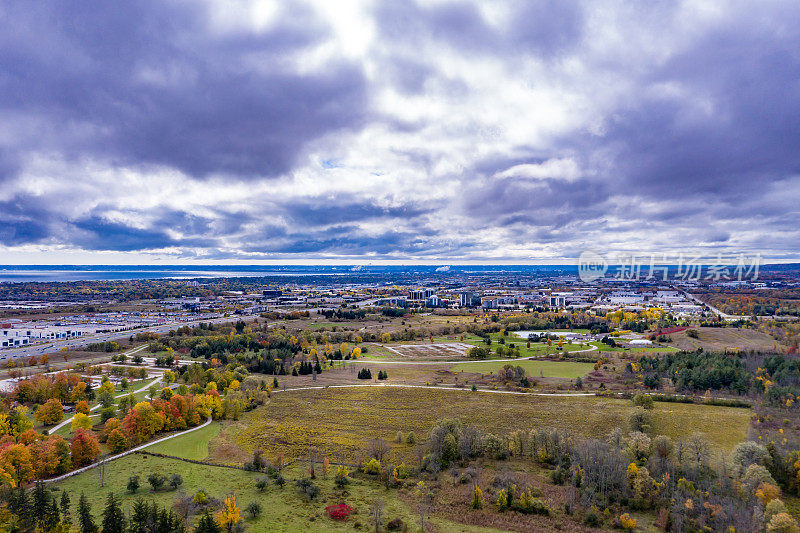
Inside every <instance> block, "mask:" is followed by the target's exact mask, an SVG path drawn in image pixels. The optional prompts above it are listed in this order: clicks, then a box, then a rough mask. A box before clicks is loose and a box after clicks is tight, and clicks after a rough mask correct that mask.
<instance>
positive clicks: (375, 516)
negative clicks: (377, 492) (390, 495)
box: [370, 498, 383, 533]
mask: <svg viewBox="0 0 800 533" xmlns="http://www.w3.org/2000/svg"><path fill="white" fill-rule="evenodd" d="M370 516H371V517H372V522H373V523H374V524H375V533H378V531H380V528H381V526H382V525H383V500H382V499H380V498H376V499H375V500H374V501H373V502H372V510H371V511H370Z"/></svg>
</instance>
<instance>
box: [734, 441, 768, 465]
mask: <svg viewBox="0 0 800 533" xmlns="http://www.w3.org/2000/svg"><path fill="white" fill-rule="evenodd" d="M768 456H769V453H768V452H767V449H766V448H765V447H764V446H762V445H761V444H758V443H756V442H753V441H747V442H740V443H739V444H737V445H736V448H734V449H733V455H732V456H731V460H732V461H733V464H734V465H736V466H737V467H738V468H739V471H740V472H743V471H745V470H746V469H747V468H748V467H749V466H750V465H763V464H764V461H766V459H767V457H768Z"/></svg>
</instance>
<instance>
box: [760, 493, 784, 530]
mask: <svg viewBox="0 0 800 533" xmlns="http://www.w3.org/2000/svg"><path fill="white" fill-rule="evenodd" d="M786 512H787V511H786V505H785V504H784V503H783V502H782V501H781V500H779V499H778V498H775V499H774V500H771V501H770V502H769V503H768V504H767V505H766V507H764V522H766V523H767V524H769V522H770V521H771V520H772V517H774V516H775V515H777V514H780V513H786Z"/></svg>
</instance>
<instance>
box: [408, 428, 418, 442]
mask: <svg viewBox="0 0 800 533" xmlns="http://www.w3.org/2000/svg"><path fill="white" fill-rule="evenodd" d="M415 442H417V438H416V437H415V436H414V432H413V431H411V432H409V434H408V435H406V444H414V443H415Z"/></svg>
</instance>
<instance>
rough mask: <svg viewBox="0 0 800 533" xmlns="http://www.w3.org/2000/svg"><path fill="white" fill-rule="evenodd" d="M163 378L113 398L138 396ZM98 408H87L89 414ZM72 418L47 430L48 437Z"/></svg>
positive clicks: (96, 406)
mask: <svg viewBox="0 0 800 533" xmlns="http://www.w3.org/2000/svg"><path fill="white" fill-rule="evenodd" d="M163 378H164V376H163V375H161V376H158V377H157V378H156V379H154V380H153V381H151V382H150V383H148V384H147V385H145V386H144V387H142V388H141V389H137V390H135V391H128V392H123V393H122V394H117V395H116V396H114V399H117V398H122V397H123V396H127V395H128V394H138V393H140V392H142V391H145V390H147V389H149V388H150V387H152V386H153V385H155V384H156V383H158V382H159V381H161V380H162V379H163ZM99 408H100V404H99V403H98V404H97V405H95V406H94V407H91V408H89V412H92V411H94V410H95V409H99ZM73 418H75V415H72V416H71V417H69V418H67V419H66V420H63V421H61V422H60V423H59V424H58V425H57V426H53V427H52V428H51V429H48V430H47V434H48V435H52V434H53V433H55V432H56V431H58V430H59V429H61V428H62V427H64V426H65V425H67V424H68V423H70V422H72V419H73Z"/></svg>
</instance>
